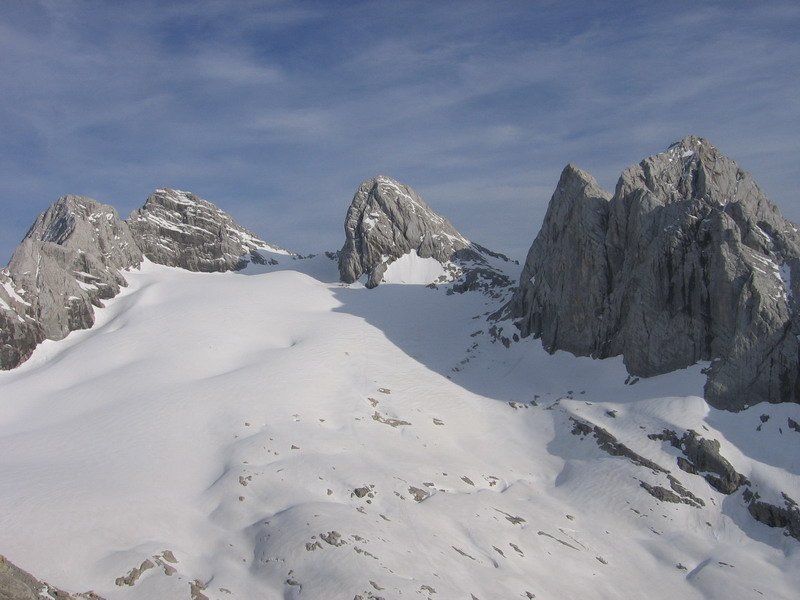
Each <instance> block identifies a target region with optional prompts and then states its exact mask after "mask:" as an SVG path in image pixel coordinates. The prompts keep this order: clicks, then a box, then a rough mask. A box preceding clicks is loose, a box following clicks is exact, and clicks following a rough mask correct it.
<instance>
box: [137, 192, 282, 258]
mask: <svg viewBox="0 0 800 600" xmlns="http://www.w3.org/2000/svg"><path fill="white" fill-rule="evenodd" d="M128 223H129V224H130V227H131V230H132V232H133V234H134V236H135V238H136V241H137V243H138V245H139V247H140V248H141V251H142V252H143V253H144V255H145V256H146V257H147V258H148V259H149V260H151V261H152V262H154V263H158V264H161V265H167V266H170V267H180V268H182V269H187V270H189V271H206V272H211V271H234V270H239V269H242V268H244V267H245V266H246V265H247V263H248V262H249V261H250V260H255V261H259V260H260V258H259V255H258V254H257V252H256V250H257V249H258V248H264V247H267V243H266V242H264V241H263V240H260V239H259V238H258V237H257V236H256V235H255V234H253V233H251V232H249V231H247V230H246V229H245V228H243V227H241V226H240V225H238V224H237V223H236V222H235V221H234V220H233V219H232V218H231V217H230V215H228V214H227V213H225V212H223V211H222V210H220V209H219V208H217V207H216V206H214V205H213V204H212V203H211V202H208V201H206V200H203V199H201V198H198V197H197V196H195V195H194V194H191V193H189V192H182V191H180V190H172V189H159V190H156V191H155V192H153V194H151V195H150V197H149V198H148V199H147V201H146V202H145V204H144V206H143V207H142V208H140V209H139V210H137V211H135V212H134V213H133V214H131V216H130V217H129V219H128Z"/></svg>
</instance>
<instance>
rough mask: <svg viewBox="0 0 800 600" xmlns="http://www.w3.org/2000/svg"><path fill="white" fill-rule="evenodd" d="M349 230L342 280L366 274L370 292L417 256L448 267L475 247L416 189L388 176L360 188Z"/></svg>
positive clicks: (341, 266) (341, 263)
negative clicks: (397, 263)
mask: <svg viewBox="0 0 800 600" xmlns="http://www.w3.org/2000/svg"><path fill="white" fill-rule="evenodd" d="M344 230H345V236H346V239H345V243H344V247H343V248H342V251H341V253H340V255H339V273H340V275H341V279H342V281H344V282H345V283H352V282H354V281H356V280H357V279H358V278H359V277H361V275H362V274H366V275H367V276H368V279H367V287H375V286H376V285H378V284H379V283H380V282H381V281H382V280H383V275H384V273H385V271H386V269H387V267H388V266H389V264H391V262H393V261H394V260H396V259H398V258H400V257H401V256H403V255H405V254H408V253H409V252H411V251H412V250H413V251H414V252H416V254H417V255H418V256H419V257H421V258H434V259H436V260H437V261H439V262H440V263H446V262H448V261H449V260H450V259H451V258H452V256H453V254H454V253H455V252H456V251H458V250H462V249H465V248H469V246H470V242H469V240H467V239H466V238H465V237H464V236H462V235H461V234H460V233H459V232H458V231H456V229H455V228H454V227H453V226H452V225H451V224H450V223H449V222H448V221H447V219H445V218H444V217H442V216H440V215H438V214H436V213H435V212H434V211H433V210H432V209H431V208H430V207H429V206H428V205H427V204H426V203H425V201H424V200H423V199H422V198H421V197H420V196H419V195H418V194H417V193H416V192H415V191H414V190H413V189H411V188H410V187H409V186H407V185H403V184H402V183H400V182H398V181H395V180H394V179H392V178H391V177H386V176H384V175H379V176H377V177H373V178H372V179H368V180H367V181H365V182H363V183H362V184H361V185H360V186H359V188H358V191H357V192H356V194H355V196H354V197H353V202H352V203H351V204H350V208H349V209H348V211H347V217H346V219H345V224H344Z"/></svg>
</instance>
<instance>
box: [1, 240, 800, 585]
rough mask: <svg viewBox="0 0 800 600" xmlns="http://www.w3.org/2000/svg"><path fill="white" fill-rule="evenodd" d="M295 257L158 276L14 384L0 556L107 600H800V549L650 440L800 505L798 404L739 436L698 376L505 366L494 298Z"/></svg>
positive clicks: (7, 390) (47, 348)
mask: <svg viewBox="0 0 800 600" xmlns="http://www.w3.org/2000/svg"><path fill="white" fill-rule="evenodd" d="M273 258H275V260H276V262H277V263H278V264H277V265H274V266H269V265H264V266H256V265H251V266H250V267H249V268H248V270H247V271H245V272H244V273H212V274H201V273H190V272H187V271H182V270H178V269H171V268H166V267H160V266H157V265H153V264H152V263H145V265H144V266H143V267H142V269H141V270H140V271H133V272H130V273H127V274H126V277H127V278H128V281H129V283H130V286H129V287H128V288H126V289H125V291H124V292H123V293H122V294H121V295H120V296H118V297H117V298H116V299H114V300H113V301H110V302H109V303H108V307H107V308H106V309H102V310H99V311H98V312H97V324H96V326H95V327H94V328H92V329H91V330H88V331H79V332H74V333H72V334H70V335H69V336H68V338H66V339H65V340H62V341H60V342H52V341H46V342H44V343H43V344H42V345H41V346H40V347H39V348H38V349H37V350H36V351H35V353H34V355H33V357H32V358H31V359H30V360H29V361H28V362H27V363H25V364H24V365H22V366H21V367H19V368H18V369H15V370H13V371H10V372H3V373H0V550H1V551H2V553H3V554H5V555H7V556H8V557H9V558H10V559H11V560H13V561H14V562H16V563H17V564H18V565H19V566H20V567H22V568H24V569H26V570H29V571H31V572H33V573H35V574H36V576H37V577H41V578H43V579H46V580H48V581H49V582H51V583H53V584H55V585H58V586H59V587H62V588H65V589H69V590H72V591H82V590H87V589H90V588H91V589H93V590H94V591H95V592H97V593H98V594H100V595H101V596H103V597H105V598H108V599H117V598H119V599H165V598H166V599H171V598H176V599H178V598H186V599H188V598H194V599H196V600H199V599H201V598H214V599H216V598H220V599H223V598H224V599H231V598H239V599H248V600H249V599H251V598H263V599H267V600H271V599H279V598H297V599H300V598H303V599H305V598H308V599H319V600H330V599H336V598H344V599H346V600H351V599H353V598H359V597H360V598H362V599H363V598H387V599H388V598H433V599H450V598H453V599H456V598H458V599H462V598H466V599H469V598H478V599H480V600H487V599H498V598H533V597H535V598H539V599H548V598H550V599H562V598H575V597H581V598H638V597H648V598H665V599H666V598H675V597H681V598H686V599H694V598H697V599H700V598H734V597H735V598H787V599H788V598H795V597H796V594H797V589H798V588H800V553H799V552H798V550H800V543H798V541H797V540H795V539H793V538H791V537H787V536H785V535H783V532H782V530H780V529H772V528H769V527H767V526H765V525H761V524H759V523H757V522H755V521H754V520H753V519H752V518H751V517H750V516H749V515H748V514H747V511H746V509H745V507H744V503H743V502H742V500H741V494H734V495H731V496H725V495H724V494H721V493H720V492H717V491H716V490H714V489H712V488H711V487H710V486H709V485H708V484H707V483H706V482H705V480H704V479H703V478H702V477H701V476H700V475H690V474H687V473H684V472H682V471H680V470H678V469H677V468H676V467H675V459H676V451H675V450H674V449H673V448H672V447H671V446H669V445H668V444H665V443H662V442H659V441H657V440H651V439H649V438H647V437H646V435H645V434H649V433H657V432H660V431H662V430H663V429H665V428H673V429H688V428H693V429H695V430H697V431H702V432H703V435H705V436H709V437H713V438H714V439H717V440H719V441H720V443H721V451H722V453H723V454H724V455H725V457H726V458H727V459H728V460H730V461H731V463H732V464H733V465H734V466H735V467H736V469H737V471H739V472H740V473H743V474H744V475H745V476H747V477H748V478H750V479H751V480H752V481H753V482H754V485H757V486H760V487H759V489H760V491H761V492H762V496H764V497H765V498H768V497H769V493H770V490H772V492H773V495H777V491H776V490H780V491H784V492H786V493H787V494H789V495H790V496H792V497H794V498H798V497H800V464H799V462H798V460H797V457H798V455H800V453H798V444H799V443H800V432H795V431H793V430H790V429H789V428H787V426H786V423H787V420H788V419H790V418H791V419H793V420H795V421H800V407H798V406H797V405H776V406H768V407H762V406H757V407H754V408H752V409H750V410H748V411H745V412H742V413H738V414H730V413H720V412H718V411H715V410H712V409H709V407H708V406H707V405H706V404H705V402H704V401H703V400H702V399H701V398H700V397H699V395H700V394H701V392H702V386H703V381H704V376H703V375H702V374H701V373H700V369H701V366H697V367H694V368H692V369H688V370H686V371H683V372H676V373H672V374H669V375H664V376H660V377H656V378H652V379H649V380H641V381H638V382H633V383H634V384H633V385H631V383H632V382H631V381H630V380H629V379H628V378H627V374H626V372H625V369H624V367H623V365H622V363H621V361H619V360H606V361H602V362H600V361H592V360H589V359H585V358H584V359H578V358H574V357H572V356H569V355H567V354H564V353H558V354H556V355H553V356H550V355H548V354H546V353H545V352H543V351H542V350H541V347H540V344H539V343H538V342H537V341H535V340H525V341H523V342H521V343H518V344H512V345H511V346H510V348H506V347H504V346H503V344H501V343H500V342H499V341H497V339H496V337H495V336H494V335H492V333H491V332H490V328H491V324H490V323H487V321H486V317H487V315H488V314H489V313H491V312H492V311H493V310H495V309H496V308H497V306H496V304H493V303H492V302H491V301H490V300H489V299H488V298H487V297H486V296H484V295H482V294H478V293H466V294H450V295H448V294H446V293H445V291H446V290H445V288H444V287H440V288H438V289H431V288H428V287H426V286H423V285H391V284H387V285H381V286H379V287H378V288H376V289H373V290H367V289H364V288H363V287H362V286H361V285H360V284H353V285H351V286H343V285H341V284H339V283H338V282H337V279H338V277H337V272H336V263H335V262H334V261H333V260H331V259H329V258H327V257H325V256H318V257H315V258H312V259H304V260H300V259H297V258H294V257H290V256H286V255H278V254H276V255H274V257H273ZM408 262H413V261H408ZM401 266H403V265H401ZM413 266H414V265H413V264H410V265H405V266H404V269H405V270H406V271H412V272H403V273H400V274H399V276H398V280H403V281H408V280H412V281H414V280H415V279H414V276H415V273H414V272H413V271H414V268H413ZM406 267H407V268H406ZM423 275H425V277H421V279H420V280H429V277H427V275H429V273H427V271H426V272H425V273H424V274H423ZM626 379H627V380H628V382H627V384H626ZM762 414H763V415H767V416H768V420H767V421H766V422H762V421H763V419H762V418H760V417H761V415H762ZM571 419H578V420H580V421H581V422H590V423H594V424H597V425H600V426H602V427H603V428H604V429H605V430H607V431H608V432H610V433H611V434H613V435H614V436H615V437H616V439H618V440H619V441H620V442H622V443H624V444H625V445H626V446H627V447H628V448H630V449H632V450H633V451H635V452H636V453H638V455H640V456H641V457H644V458H645V459H647V460H649V461H653V462H654V463H657V464H658V465H660V466H662V467H664V468H665V469H666V470H669V471H670V472H671V473H673V474H674V475H675V476H676V477H678V478H679V479H680V481H681V482H682V484H683V485H684V486H685V487H686V488H687V489H688V490H689V491H690V492H691V493H693V494H694V495H695V496H696V497H698V498H700V499H702V500H703V501H704V503H705V505H704V506H703V507H700V508H697V507H694V506H689V505H687V504H682V503H678V504H674V503H667V502H659V501H658V500H656V499H655V498H654V497H653V496H651V495H649V494H648V493H647V492H646V491H645V489H643V487H642V485H641V484H640V481H645V482H647V483H650V484H653V485H655V484H659V483H660V484H661V485H664V481H665V475H664V474H663V473H661V472H656V471H654V470H652V469H647V468H643V467H642V466H641V465H636V464H634V463H633V462H631V461H630V460H628V459H626V458H625V457H624V456H612V455H609V454H608V453H606V452H603V451H602V450H601V449H600V448H599V446H598V444H597V443H596V442H595V441H594V440H593V439H592V438H591V436H581V435H574V434H573V433H572V431H573V429H574V427H575V421H573V420H571ZM759 426H760V430H757V429H756V428H757V427H759ZM779 429H780V432H779V431H778V430H779ZM769 498H770V499H771V500H774V498H771V497H769ZM148 565H149V566H148ZM139 571H141V573H139Z"/></svg>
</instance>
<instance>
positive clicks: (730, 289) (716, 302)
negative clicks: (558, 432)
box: [509, 137, 800, 410]
mask: <svg viewBox="0 0 800 600" xmlns="http://www.w3.org/2000/svg"><path fill="white" fill-rule="evenodd" d="M798 269H800V235H799V234H798V230H797V228H796V227H795V226H794V225H793V224H791V223H790V222H788V221H786V220H785V219H784V218H783V217H782V216H781V214H780V212H779V211H778V209H777V208H776V207H775V206H773V205H772V204H771V203H770V202H769V200H768V199H767V198H766V196H765V195H764V194H763V192H762V191H761V190H760V189H759V188H758V186H757V185H756V184H755V182H754V181H753V179H752V177H751V176H750V175H749V174H748V173H746V172H745V171H743V170H742V169H741V168H739V166H738V165H737V164H736V163H735V162H734V161H732V160H731V159H729V158H727V157H726V156H724V155H723V154H722V153H721V152H719V150H717V149H716V148H715V147H714V146H712V145H711V144H710V143H709V142H707V141H706V140H703V139H700V138H696V137H687V138H685V139H683V140H681V141H680V142H678V143H676V144H673V145H672V146H670V148H669V149H668V150H667V151H666V152H664V153H662V154H658V155H656V156H652V157H650V158H647V159H645V160H643V161H642V162H641V163H640V164H638V165H635V166H632V167H629V168H628V169H626V170H625V171H624V172H623V174H622V176H621V178H620V180H619V183H618V184H617V189H616V192H615V194H614V196H613V197H612V198H610V199H609V195H608V194H606V193H605V192H603V191H602V190H600V189H599V187H598V186H597V184H596V182H595V181H594V180H593V179H592V178H591V176H589V175H587V174H586V173H583V172H582V171H580V170H578V169H576V168H575V167H572V166H568V167H567V168H566V169H565V170H564V172H563V174H562V176H561V180H560V182H559V185H558V187H557V189H556V192H555V193H554V195H553V198H552V200H551V202H550V206H549V208H548V212H547V216H546V217H545V221H544V224H543V226H542V230H541V232H540V233H539V235H538V236H537V238H536V240H535V241H534V243H533V245H532V246H531V250H530V252H529V254H528V259H527V261H526V264H525V267H524V269H523V273H522V277H521V282H520V287H519V289H518V291H517V293H516V294H515V296H514V299H513V301H512V302H511V304H510V305H509V314H510V315H511V316H512V317H513V318H514V319H516V320H517V323H518V324H519V327H520V329H521V333H522V335H534V336H536V337H541V338H542V340H543V343H544V345H545V348H547V349H548V350H549V351H555V350H559V349H560V350H568V351H570V352H573V353H575V354H578V355H584V356H593V357H598V358H605V357H609V356H617V355H622V356H624V359H625V364H626V366H627V367H628V370H629V372H630V373H631V374H633V375H639V376H646V377H649V376H652V375H656V374H659V373H666V372H669V371H673V370H675V369H680V368H683V367H686V366H688V365H692V364H695V363H696V362H698V361H701V360H710V361H713V362H712V364H711V368H710V371H709V377H708V383H707V385H706V387H705V396H706V398H707V400H708V401H709V402H711V403H712V404H714V405H715V406H718V407H724V408H728V409H731V410H741V409H742V408H744V407H746V406H749V405H754V404H757V403H759V402H800V371H799V370H798V355H799V351H800V344H799V343H798V334H800V321H799V320H798V311H797V303H796V301H795V298H796V297H797V294H798V289H797V286H798V285H800V284H799V283H798V282H800V279H798V276H797V274H796V271H797V270H798Z"/></svg>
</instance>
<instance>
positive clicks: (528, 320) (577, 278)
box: [512, 165, 611, 355]
mask: <svg viewBox="0 0 800 600" xmlns="http://www.w3.org/2000/svg"><path fill="white" fill-rule="evenodd" d="M610 197H611V196H610V194H607V193H606V192H604V191H603V190H602V189H601V188H600V186H599V185H598V183H597V182H596V181H595V180H594V178H593V177H592V176H591V175H589V174H588V173H585V172H584V171H581V170H580V169H578V168H577V167H575V166H574V165H567V167H566V168H565V169H564V171H563V173H562V174H561V179H560V180H559V182H558V186H557V187H556V191H555V192H554V193H553V197H552V199H551V200H550V205H549V206H548V208H547V214H546V215H545V218H544V223H543V225H542V229H541V231H540V233H539V235H538V236H536V240H534V242H533V246H531V249H530V251H529V252H528V259H527V261H526V262H525V266H524V267H523V269H522V275H521V276H520V280H519V282H520V284H519V288H518V290H517V292H516V293H515V295H514V299H513V301H512V314H513V316H514V317H515V318H517V319H518V321H517V323H518V325H519V327H520V330H521V333H522V335H523V336H527V335H533V336H535V337H540V338H542V344H543V345H544V347H545V349H546V350H548V351H550V352H553V351H555V350H558V349H566V350H569V351H570V352H573V353H575V354H579V355H594V354H596V353H597V351H598V349H599V348H598V341H599V340H600V337H601V331H602V329H603V327H604V325H605V324H604V323H603V321H602V320H601V317H602V314H603V309H604V305H605V302H606V298H607V296H608V294H609V291H610V287H611V273H610V272H609V269H608V265H607V258H606V249H605V238H606V231H607V229H608V201H609V198H610Z"/></svg>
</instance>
